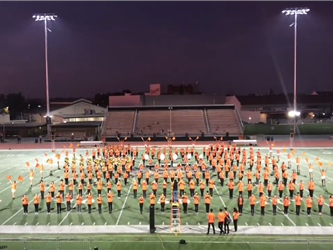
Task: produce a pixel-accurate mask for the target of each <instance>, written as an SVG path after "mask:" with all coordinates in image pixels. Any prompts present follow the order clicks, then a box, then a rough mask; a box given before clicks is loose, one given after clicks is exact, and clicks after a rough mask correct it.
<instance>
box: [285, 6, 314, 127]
mask: <svg viewBox="0 0 333 250" xmlns="http://www.w3.org/2000/svg"><path fill="white" fill-rule="evenodd" d="M309 11H310V9H308V8H291V9H285V10H283V11H282V14H285V15H286V16H288V15H293V16H294V23H292V24H291V25H290V27H292V26H294V110H293V111H291V112H289V113H290V114H289V113H288V115H289V116H291V117H293V118H294V133H296V119H297V116H299V115H300V112H298V111H297V105H296V91H297V76H296V72H297V16H298V15H307V14H308V12H309Z"/></svg>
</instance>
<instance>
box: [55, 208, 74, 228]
mask: <svg viewBox="0 0 333 250" xmlns="http://www.w3.org/2000/svg"><path fill="white" fill-rule="evenodd" d="M70 212H71V211H70ZM70 212H67V214H66V215H65V217H64V218H63V219H62V220H61V221H60V223H59V225H58V226H60V225H61V224H62V223H63V222H64V221H65V220H66V219H67V217H68V215H69V214H70Z"/></svg>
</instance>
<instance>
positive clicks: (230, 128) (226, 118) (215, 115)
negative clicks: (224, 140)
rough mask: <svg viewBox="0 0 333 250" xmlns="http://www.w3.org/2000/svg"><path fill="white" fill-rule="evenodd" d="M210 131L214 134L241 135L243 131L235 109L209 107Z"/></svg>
mask: <svg viewBox="0 0 333 250" xmlns="http://www.w3.org/2000/svg"><path fill="white" fill-rule="evenodd" d="M207 118H208V122H209V125H210V131H211V133H212V134H213V135H219V134H225V133H226V132H229V134H231V135H239V134H241V133H242V128H241V126H240V122H239V121H238V119H237V115H236V112H235V110H234V109H207Z"/></svg>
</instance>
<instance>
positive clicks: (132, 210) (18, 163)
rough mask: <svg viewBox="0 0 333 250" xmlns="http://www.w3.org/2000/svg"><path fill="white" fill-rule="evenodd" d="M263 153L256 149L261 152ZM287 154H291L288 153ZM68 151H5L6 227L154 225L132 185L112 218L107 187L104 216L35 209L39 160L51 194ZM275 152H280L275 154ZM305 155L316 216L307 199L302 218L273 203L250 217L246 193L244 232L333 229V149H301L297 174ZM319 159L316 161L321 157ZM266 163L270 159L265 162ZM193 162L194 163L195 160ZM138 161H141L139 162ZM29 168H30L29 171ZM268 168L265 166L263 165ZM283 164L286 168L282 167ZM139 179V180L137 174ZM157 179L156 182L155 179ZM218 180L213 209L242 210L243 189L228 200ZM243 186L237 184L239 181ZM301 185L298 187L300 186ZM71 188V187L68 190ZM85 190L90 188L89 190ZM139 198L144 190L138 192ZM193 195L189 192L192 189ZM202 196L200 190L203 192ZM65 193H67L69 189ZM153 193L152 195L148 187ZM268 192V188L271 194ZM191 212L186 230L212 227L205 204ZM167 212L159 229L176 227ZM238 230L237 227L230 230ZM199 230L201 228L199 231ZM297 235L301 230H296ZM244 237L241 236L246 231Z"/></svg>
mask: <svg viewBox="0 0 333 250" xmlns="http://www.w3.org/2000/svg"><path fill="white" fill-rule="evenodd" d="M256 149H257V148H254V151H256ZM85 150H86V149H79V148H77V149H76V155H77V156H78V155H79V154H82V155H85ZM196 150H197V151H198V152H201V151H202V148H197V149H196ZM286 150H287V152H288V151H289V149H286ZM61 151H63V149H58V150H55V152H54V151H52V150H36V149H34V150H1V151H0V159H1V165H0V200H1V202H0V225H2V226H7V225H11V226H12V225H17V226H28V225H29V226H38V225H45V226H63V225H68V226H78V225H83V226H85V225H99V226H110V225H130V226H131V225H149V202H148V201H145V203H144V212H143V214H142V215H141V214H140V213H139V203H138V200H137V199H134V198H133V190H132V186H131V181H130V182H129V184H128V185H127V186H125V185H123V188H122V196H121V198H120V199H118V198H117V197H116V193H117V191H116V186H115V185H114V184H113V186H112V192H113V193H114V201H113V212H112V214H109V213H108V209H107V202H106V187H105V186H104V187H103V193H102V196H103V204H102V206H103V213H102V214H99V213H98V211H97V204H96V202H95V203H94V204H93V211H92V213H91V214H88V212H87V208H86V206H85V205H83V211H82V214H77V213H76V210H75V202H74V201H73V203H72V210H71V211H70V212H67V211H66V206H65V202H63V206H62V210H63V211H62V213H61V214H59V215H58V214H57V213H56V211H55V206H56V204H55V201H52V206H51V209H52V210H51V214H47V213H46V204H45V201H43V200H41V201H40V206H39V213H38V215H36V214H35V212H34V205H33V199H32V197H33V195H34V194H36V193H38V194H39V181H40V173H39V168H38V167H35V165H36V163H37V161H38V162H39V163H43V164H44V167H45V169H44V178H43V180H44V182H45V184H46V191H47V189H48V186H49V184H50V183H51V181H54V182H55V183H56V190H57V189H58V185H57V184H58V183H59V181H60V179H63V170H62V166H63V165H64V162H63V160H64V156H63V155H62V156H61V157H60V167H61V168H60V169H61V170H57V164H56V160H55V154H56V153H60V152H61ZM260 151H261V154H262V156H264V155H265V154H266V153H267V152H268V149H267V148H261V149H260ZM71 152H72V151H71V150H69V158H70V159H71V158H72V156H71ZM142 152H143V151H142V149H141V150H140V152H139V155H141V153H142ZM287 152H283V150H282V149H281V161H280V162H282V161H285V162H287ZM273 153H274V152H273ZM296 156H299V157H300V158H301V175H300V176H298V177H297V178H298V179H297V181H299V180H303V181H304V183H305V190H304V191H305V192H304V195H305V196H307V194H308V192H307V182H308V179H309V177H308V167H307V162H306V159H305V158H307V159H308V161H309V162H313V165H314V181H315V184H316V186H315V192H314V202H313V207H312V214H311V216H310V217H309V216H307V215H306V205H305V199H304V198H303V203H302V207H301V215H300V216H296V215H295V209H294V208H295V206H294V202H293V201H292V202H291V204H290V208H289V215H288V216H284V215H283V212H282V209H283V207H282V203H280V204H279V205H278V211H279V212H278V214H277V215H276V216H274V215H273V214H272V209H271V203H270V201H269V200H268V201H267V205H266V213H265V216H260V207H259V204H257V205H256V211H255V215H254V216H251V215H250V205H249V201H248V199H247V194H244V199H245V203H244V208H243V210H244V211H243V214H242V216H240V217H239V220H238V224H239V226H241V227H247V226H281V227H283V226H295V227H297V226H309V227H311V226H328V227H333V217H331V216H330V214H329V206H328V197H329V194H331V193H333V170H332V167H328V166H329V165H330V164H329V162H330V161H332V156H333V149H332V148H298V149H296V150H295V155H294V156H293V157H292V169H296V164H295V158H296ZM317 157H318V160H317V161H316V158H317ZM50 158H53V164H52V168H53V170H54V171H53V175H52V176H50V175H49V168H50V164H48V163H46V161H47V160H48V159H50ZM263 158H264V157H263ZM191 161H192V163H193V162H194V160H193V159H192V160H191ZM137 162H138V160H137ZM317 162H320V163H321V168H325V169H326V168H327V173H326V181H327V184H326V187H322V186H321V175H320V168H319V166H318V165H319V164H317ZM28 165H29V166H28ZM263 165H264V164H263ZM279 165H280V163H279ZM29 169H34V170H35V175H34V180H33V182H34V183H33V186H32V187H30V180H29ZM135 172H136V170H134V171H133V175H135ZM8 176H10V178H11V180H17V178H18V177H19V176H21V177H23V180H22V181H18V184H17V191H16V199H12V198H11V185H10V182H9V180H8ZM135 176H136V175H135ZM151 179H153V177H152V176H151ZM213 179H214V180H215V187H214V194H213V199H212V201H211V208H213V209H214V212H216V213H217V211H218V209H220V208H223V207H225V206H226V207H228V209H229V210H232V209H233V208H234V207H237V202H236V201H237V196H238V190H237V186H236V185H235V190H234V198H233V199H229V196H228V188H227V186H226V184H225V185H224V186H223V187H221V186H220V184H219V182H218V179H217V176H213ZM270 180H271V181H272V182H273V181H274V179H273V177H272V176H270ZM235 182H237V179H236V180H235ZM161 183H162V178H161V181H159V188H158V191H157V197H159V195H160V194H161V191H162V185H161ZM296 186H298V185H296ZM66 189H67V187H66ZM84 190H85V189H84ZM138 191H139V192H138V193H139V194H140V193H141V192H140V187H139V190H138ZM186 191H187V192H188V193H189V190H186ZM197 191H199V190H197ZM253 192H254V194H255V196H256V197H257V200H258V190H257V187H254V189H253ZM65 193H67V192H66V190H65ZM76 193H77V190H76V187H75V189H74V195H76ZM148 193H150V190H149V188H148ZM265 193H266V189H265ZM273 193H274V194H277V189H276V187H275V185H274V189H273ZM284 193H285V194H286V195H289V192H288V190H287V188H286V189H285V191H284ZM24 194H26V195H27V196H28V198H29V213H28V215H23V209H22V203H21V197H22V195H24ZM319 194H322V195H323V197H324V199H325V203H324V206H323V215H322V216H319V215H318V209H317V197H318V195H319ZM92 195H93V196H94V199H96V195H97V190H96V187H95V186H94V185H93V188H92ZM169 198H170V185H168V191H167V199H169ZM188 206H189V212H188V214H184V213H183V212H182V211H181V224H182V225H193V226H197V225H206V224H207V217H206V213H205V209H204V200H203V199H201V200H200V205H199V214H195V213H194V205H193V200H192V199H189V205H188ZM166 208H167V209H166V211H165V213H162V212H161V211H160V205H159V204H156V214H155V215H156V218H155V224H156V225H157V226H161V225H164V226H166V227H167V226H169V225H170V206H169V204H166ZM230 227H231V228H232V224H231V225H230ZM193 230H195V228H194V227H193ZM295 230H297V229H295ZM240 233H241V232H240Z"/></svg>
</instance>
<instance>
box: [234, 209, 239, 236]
mask: <svg viewBox="0 0 333 250" xmlns="http://www.w3.org/2000/svg"><path fill="white" fill-rule="evenodd" d="M239 215H240V213H239V212H238V210H237V208H234V212H233V216H232V217H233V221H234V229H235V232H237V223H238V216H239Z"/></svg>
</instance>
